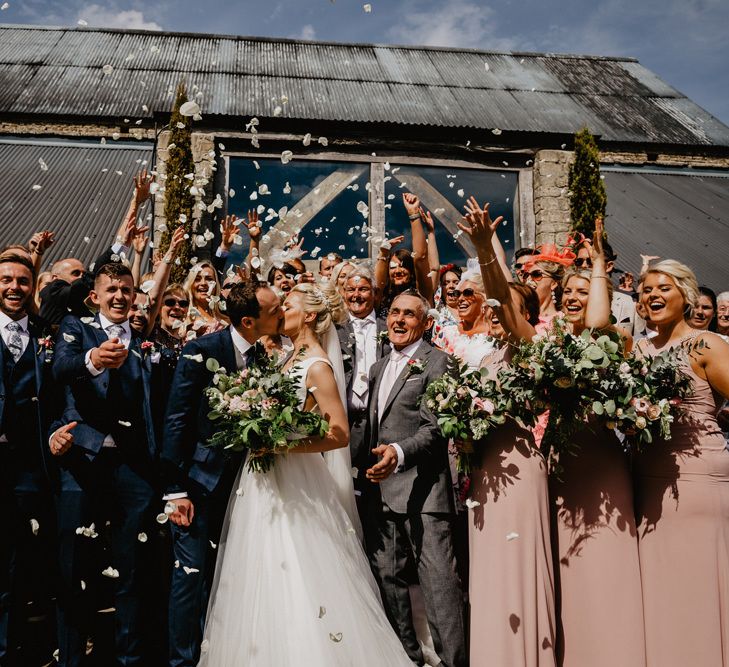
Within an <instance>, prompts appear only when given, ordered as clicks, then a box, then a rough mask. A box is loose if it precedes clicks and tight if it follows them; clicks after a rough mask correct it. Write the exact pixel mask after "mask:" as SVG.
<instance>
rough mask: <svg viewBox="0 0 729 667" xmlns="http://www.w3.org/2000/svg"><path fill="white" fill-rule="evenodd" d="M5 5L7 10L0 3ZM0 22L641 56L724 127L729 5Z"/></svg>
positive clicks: (63, 8)
mask: <svg viewBox="0 0 729 667" xmlns="http://www.w3.org/2000/svg"><path fill="white" fill-rule="evenodd" d="M3 2H4V4H2V3H3ZM0 4H2V7H3V9H2V12H1V13H0V22H2V23H34V24H45V25H65V26H72V25H76V24H77V22H78V21H85V22H86V23H87V24H88V25H91V26H105V27H117V28H145V29H151V30H167V31H189V32H208V33H225V34H237V35H256V36H266V37H295V38H303V39H319V40H328V41H341V42H376V43H385V44H423V45H431V46H455V47H468V48H477V49H484V50H508V51H512V50H515V51H539V52H552V53H586V54H594V55H620V56H632V57H635V58H638V60H640V62H641V63H642V64H643V65H645V66H646V67H648V68H649V69H651V70H653V71H654V72H656V73H657V74H658V75H659V76H661V77H662V78H663V79H664V80H666V81H667V82H668V83H670V84H671V85H673V86H674V87H675V88H677V89H678V90H680V91H681V92H683V93H684V94H686V95H688V96H689V97H691V98H692V99H693V100H694V101H695V102H697V103H698V104H699V105H701V106H703V107H704V108H705V109H707V110H708V111H709V112H711V113H713V114H714V115H715V116H717V117H718V118H719V119H721V120H722V121H723V122H725V123H727V124H729V92H728V91H729V28H728V27H727V26H729V0H491V1H489V0H370V2H369V7H370V8H371V10H370V11H369V12H367V11H365V5H364V3H363V2H361V0H157V1H156V2H154V3H146V2H142V1H141V0H99V2H97V3H94V2H88V1H84V0H7V1H5V0H0Z"/></svg>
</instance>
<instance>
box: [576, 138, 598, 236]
mask: <svg viewBox="0 0 729 667" xmlns="http://www.w3.org/2000/svg"><path fill="white" fill-rule="evenodd" d="M569 191H570V217H571V219H572V229H573V231H575V232H581V233H583V234H584V235H585V236H592V232H593V230H594V229H595V219H596V218H603V219H604V218H605V207H606V206H607V195H606V194H605V184H604V183H603V182H602V179H601V178H600V153H599V151H598V150H597V144H596V143H595V137H593V136H592V134H590V131H589V130H588V129H587V128H586V127H585V128H583V129H581V130H580V131H579V132H577V133H576V134H575V161H574V162H573V163H572V164H571V165H570V174H569Z"/></svg>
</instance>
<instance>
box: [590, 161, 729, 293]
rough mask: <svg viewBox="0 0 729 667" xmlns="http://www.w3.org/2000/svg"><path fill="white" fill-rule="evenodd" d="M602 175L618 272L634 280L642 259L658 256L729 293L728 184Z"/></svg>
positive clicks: (677, 177) (657, 176) (718, 180)
mask: <svg viewBox="0 0 729 667" xmlns="http://www.w3.org/2000/svg"><path fill="white" fill-rule="evenodd" d="M604 174H605V185H606V186H607V195H608V208H607V220H606V223H605V225H606V228H607V231H608V236H609V238H610V244H611V245H612V246H613V248H614V249H615V252H616V253H617V254H618V260H617V267H618V268H620V269H623V270H625V271H631V272H633V273H634V275H636V276H637V273H638V271H640V267H641V263H642V260H641V257H640V255H641V253H643V254H645V255H658V256H659V257H661V258H663V259H677V260H679V261H681V262H684V263H685V264H688V266H690V267H691V268H692V269H693V270H694V271H695V272H696V276H697V278H698V279H699V282H700V283H702V284H705V285H708V286H709V287H711V288H712V289H713V290H715V291H716V292H717V293H718V292H722V291H724V290H727V289H729V271H728V270H727V258H728V257H729V178H721V177H711V176H698V175H697V176H680V175H675V174H660V173H640V172H634V173H620V172H614V171H605V172H604ZM689 239H690V242H687V241H688V240H689Z"/></svg>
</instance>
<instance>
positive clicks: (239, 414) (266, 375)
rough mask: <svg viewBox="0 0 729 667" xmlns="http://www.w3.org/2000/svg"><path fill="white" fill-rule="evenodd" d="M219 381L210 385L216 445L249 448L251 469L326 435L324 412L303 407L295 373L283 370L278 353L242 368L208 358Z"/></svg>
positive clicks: (213, 443)
mask: <svg viewBox="0 0 729 667" xmlns="http://www.w3.org/2000/svg"><path fill="white" fill-rule="evenodd" d="M207 368H208V370H210V371H211V372H212V373H214V376H213V385H212V386H211V387H209V388H208V389H206V392H205V393H206V394H207V397H208V400H209V402H210V412H209V413H208V418H209V419H211V420H215V421H218V422H219V424H220V428H219V430H218V431H217V432H216V433H215V435H213V437H212V438H210V440H209V442H208V444H209V445H210V446H211V447H220V448H223V449H226V450H231V451H242V450H247V451H248V470H249V471H250V472H267V471H268V470H270V469H271V467H272V466H273V464H274V462H275V456H276V454H280V453H284V452H286V451H288V450H289V449H291V448H292V447H295V446H296V445H298V444H300V443H299V441H300V440H303V439H304V438H309V437H323V436H324V435H326V433H327V431H328V430H329V424H328V423H327V421H326V420H325V419H324V418H323V417H322V416H321V415H319V414H317V413H315V412H306V411H304V410H301V409H299V396H298V394H297V391H296V387H297V385H298V380H297V378H296V376H295V374H286V373H282V372H281V369H280V368H279V365H278V362H277V360H276V358H275V357H266V358H265V359H264V360H262V361H260V363H257V364H256V365H253V366H250V367H249V368H246V369H244V370H242V371H236V372H234V373H228V372H227V371H226V370H225V369H224V368H221V367H220V366H219V364H218V362H217V361H216V360H215V359H208V361H207Z"/></svg>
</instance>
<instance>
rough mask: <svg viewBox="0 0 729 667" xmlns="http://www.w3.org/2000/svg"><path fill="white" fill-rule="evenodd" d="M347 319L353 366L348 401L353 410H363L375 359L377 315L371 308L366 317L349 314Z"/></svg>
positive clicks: (365, 406)
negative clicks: (351, 336) (351, 340)
mask: <svg viewBox="0 0 729 667" xmlns="http://www.w3.org/2000/svg"><path fill="white" fill-rule="evenodd" d="M349 320H350V322H351V323H352V329H353V331H354V368H353V369H352V392H351V396H350V397H349V402H350V407H351V408H353V409H354V410H365V409H366V408H367V395H368V393H369V375H370V368H372V364H374V363H375V361H376V360H377V316H376V315H375V311H374V309H373V310H372V311H370V313H369V315H367V317H363V318H359V317H352V315H350V316H349Z"/></svg>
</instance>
